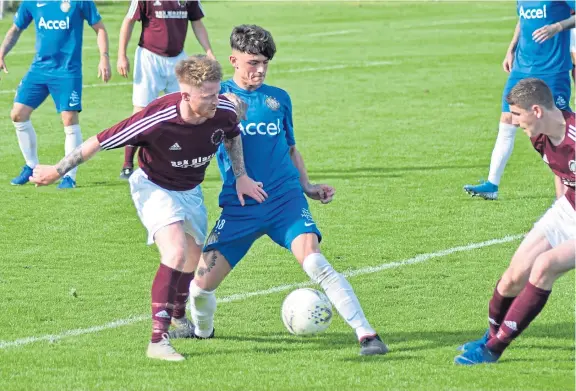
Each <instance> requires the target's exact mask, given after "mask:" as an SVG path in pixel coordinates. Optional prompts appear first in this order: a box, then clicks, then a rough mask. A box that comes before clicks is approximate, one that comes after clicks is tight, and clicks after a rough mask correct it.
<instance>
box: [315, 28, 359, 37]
mask: <svg viewBox="0 0 576 391" xmlns="http://www.w3.org/2000/svg"><path fill="white" fill-rule="evenodd" d="M360 32H362V30H338V31H324V32H322V33H311V34H306V37H330V36H333V35H347V34H354V33H360Z"/></svg>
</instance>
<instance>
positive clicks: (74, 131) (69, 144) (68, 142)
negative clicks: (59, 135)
mask: <svg viewBox="0 0 576 391" xmlns="http://www.w3.org/2000/svg"><path fill="white" fill-rule="evenodd" d="M64 133H65V134H66V139H65V140H64V153H65V154H66V155H68V154H69V153H72V151H74V150H75V149H76V147H78V146H79V145H81V144H82V131H81V130H80V125H70V126H65V127H64ZM77 171H78V167H75V168H73V169H72V170H70V171H69V172H68V173H67V174H66V175H68V176H69V177H71V178H72V179H74V180H76V172H77Z"/></svg>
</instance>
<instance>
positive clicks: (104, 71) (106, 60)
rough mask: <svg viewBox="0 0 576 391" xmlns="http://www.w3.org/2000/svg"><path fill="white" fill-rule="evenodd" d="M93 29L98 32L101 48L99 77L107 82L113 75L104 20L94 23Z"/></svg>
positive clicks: (99, 46)
mask: <svg viewBox="0 0 576 391" xmlns="http://www.w3.org/2000/svg"><path fill="white" fill-rule="evenodd" d="M92 29H94V31H95V32H96V36H97V38H96V40H97V43H98V49H99V50H100V63H99V64H98V78H99V79H102V81H103V82H105V83H107V82H108V80H110V78H111V77H112V72H111V71H110V70H111V67H110V56H109V54H108V53H109V51H108V47H109V45H108V32H107V31H106V27H105V26H104V23H102V21H100V22H98V23H95V24H93V25H92Z"/></svg>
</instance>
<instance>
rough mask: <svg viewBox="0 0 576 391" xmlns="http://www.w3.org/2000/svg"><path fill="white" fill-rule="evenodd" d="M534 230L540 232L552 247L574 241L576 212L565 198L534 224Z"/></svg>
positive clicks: (558, 201)
mask: <svg viewBox="0 0 576 391" xmlns="http://www.w3.org/2000/svg"><path fill="white" fill-rule="evenodd" d="M534 229H535V230H539V231H540V232H542V233H543V234H544V235H545V236H546V239H548V242H549V243H550V245H551V246H552V248H554V247H558V246H559V245H560V244H562V243H564V242H566V241H568V240H573V239H576V211H574V208H572V205H570V202H568V200H567V199H566V197H562V198H560V199H559V200H557V201H556V202H555V203H554V204H553V205H552V206H551V207H550V209H548V210H547V211H546V213H544V216H542V217H541V218H540V220H538V221H537V222H536V224H534Z"/></svg>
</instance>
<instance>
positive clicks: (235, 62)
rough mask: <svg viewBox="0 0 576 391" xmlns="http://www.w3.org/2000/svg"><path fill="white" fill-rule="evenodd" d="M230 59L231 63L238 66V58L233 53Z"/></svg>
mask: <svg viewBox="0 0 576 391" xmlns="http://www.w3.org/2000/svg"><path fill="white" fill-rule="evenodd" d="M228 60H229V61H230V64H232V66H233V67H234V68H236V66H237V65H238V59H237V58H236V57H234V56H232V55H231V56H230V57H228Z"/></svg>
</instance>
